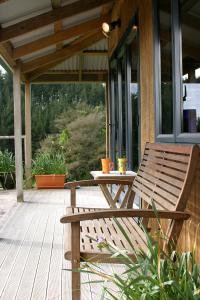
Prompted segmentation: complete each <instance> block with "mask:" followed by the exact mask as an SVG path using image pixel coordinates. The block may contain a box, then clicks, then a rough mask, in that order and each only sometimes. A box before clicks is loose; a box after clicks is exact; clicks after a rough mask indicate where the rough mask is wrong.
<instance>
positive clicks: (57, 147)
mask: <svg viewBox="0 0 200 300" xmlns="http://www.w3.org/2000/svg"><path fill="white" fill-rule="evenodd" d="M56 126H57V128H58V130H59V132H60V133H59V134H57V135H49V136H48V137H47V138H46V139H45V140H43V142H42V143H41V151H43V152H46V151H47V152H50V153H52V154H55V153H62V154H63V155H64V157H65V161H66V163H67V167H68V171H69V176H70V179H71V180H74V179H76V180H80V179H88V178H89V177H90V171H91V170H98V169H99V168H101V166H100V158H101V157H103V156H105V111H104V108H103V107H96V108H94V107H90V106H88V105H87V104H85V103H78V104H77V105H75V106H73V107H71V108H70V109H69V110H68V111H65V112H63V113H62V114H61V115H60V116H59V118H58V119H57V120H56Z"/></svg>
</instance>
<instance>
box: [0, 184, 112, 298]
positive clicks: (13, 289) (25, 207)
mask: <svg viewBox="0 0 200 300" xmlns="http://www.w3.org/2000/svg"><path fill="white" fill-rule="evenodd" d="M3 195H5V197H7V198H8V199H9V192H5V194H4V192H1V199H3ZM13 195H14V191H12V192H10V197H13ZM77 195H78V197H77V205H79V206H85V207H87V206H89V207H106V202H105V200H104V197H103V196H102V194H101V192H100V190H98V188H96V187H94V188H89V189H88V188H81V189H80V190H79V191H78V193H77ZM1 199H0V201H1ZM69 199H70V192H69V190H29V191H25V202H24V203H18V204H17V205H14V207H12V208H11V209H10V211H9V212H8V213H7V214H6V215H5V216H4V218H3V219H2V220H3V224H1V227H0V299H1V300H12V299H20V300H29V299H35V300H42V299H52V300H53V299H66V300H70V299H71V276H70V275H71V274H70V272H69V271H66V270H63V269H69V268H70V263H69V262H67V261H65V260H64V258H63V229H64V226H63V225H62V224H60V222H59V220H60V217H61V216H62V215H63V214H64V211H65V207H66V206H69ZM107 267H108V268H110V266H107ZM82 276H83V278H82V282H84V281H89V280H90V275H87V274H84V275H82ZM92 280H93V279H92ZM98 290H99V294H98ZM100 290H101V288H100V287H97V286H96V287H93V286H91V285H90V284H84V285H82V299H84V300H86V299H87V300H98V299H100ZM93 291H94V292H93Z"/></svg>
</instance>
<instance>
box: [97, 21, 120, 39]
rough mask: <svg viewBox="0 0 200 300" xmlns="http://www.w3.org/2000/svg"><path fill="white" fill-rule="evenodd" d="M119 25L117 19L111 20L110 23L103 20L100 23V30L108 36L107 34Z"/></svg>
mask: <svg viewBox="0 0 200 300" xmlns="http://www.w3.org/2000/svg"><path fill="white" fill-rule="evenodd" d="M120 26H121V20H120V19H118V20H116V21H113V22H111V23H107V22H103V23H102V31H103V33H104V34H105V35H106V37H108V34H109V33H110V32H111V31H112V30H113V29H115V28H117V27H120Z"/></svg>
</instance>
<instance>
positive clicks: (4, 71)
mask: <svg viewBox="0 0 200 300" xmlns="http://www.w3.org/2000/svg"><path fill="white" fill-rule="evenodd" d="M0 71H1V73H3V74H5V73H6V70H5V69H4V68H3V67H2V66H1V65H0Z"/></svg>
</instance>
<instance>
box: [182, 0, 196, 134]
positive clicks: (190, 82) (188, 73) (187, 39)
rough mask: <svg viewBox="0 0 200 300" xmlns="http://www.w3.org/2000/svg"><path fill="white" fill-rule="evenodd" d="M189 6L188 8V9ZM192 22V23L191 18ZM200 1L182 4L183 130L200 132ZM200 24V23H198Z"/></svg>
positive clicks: (185, 131) (184, 131)
mask: <svg viewBox="0 0 200 300" xmlns="http://www.w3.org/2000/svg"><path fill="white" fill-rule="evenodd" d="M186 8H187V9H186ZM189 18H191V20H192V23H190V22H189V21H190V19H189ZM197 22H200V3H199V1H197V0H196V1H193V2H192V4H191V5H190V6H189V7H188V4H187V2H186V1H182V2H181V4H180V23H181V32H182V105H181V120H182V124H181V125H182V126H181V132H183V133H197V132H200V74H199V73H200V72H199V70H200V54H199V53H200V40H199V37H200V26H199V25H198V26H197V25H196V24H197ZM198 24H199V23H198Z"/></svg>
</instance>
